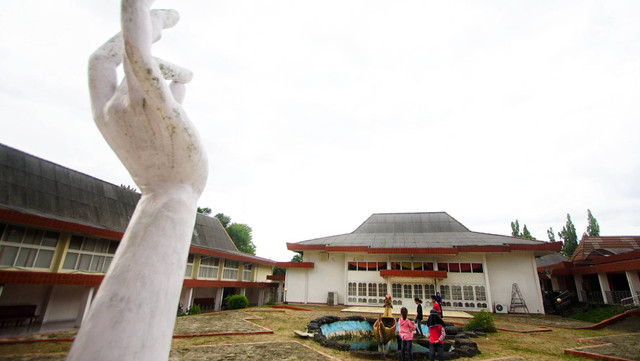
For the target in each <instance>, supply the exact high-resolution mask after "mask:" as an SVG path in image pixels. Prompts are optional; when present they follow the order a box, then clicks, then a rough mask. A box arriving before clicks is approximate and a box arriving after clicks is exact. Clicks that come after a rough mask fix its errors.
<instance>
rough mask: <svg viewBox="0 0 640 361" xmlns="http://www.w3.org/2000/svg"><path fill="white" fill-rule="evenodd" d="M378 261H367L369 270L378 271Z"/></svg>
mask: <svg viewBox="0 0 640 361" xmlns="http://www.w3.org/2000/svg"><path fill="white" fill-rule="evenodd" d="M377 270H378V262H367V271H377Z"/></svg>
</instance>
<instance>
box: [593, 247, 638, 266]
mask: <svg viewBox="0 0 640 361" xmlns="http://www.w3.org/2000/svg"><path fill="white" fill-rule="evenodd" d="M636 258H637V259H640V250H637V251H631V252H626V253H620V254H614V255H611V256H606V257H605V256H593V257H591V258H590V259H589V260H591V262H593V263H594V264H601V263H612V262H618V261H626V260H631V259H636Z"/></svg>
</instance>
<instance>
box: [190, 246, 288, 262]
mask: <svg viewBox="0 0 640 361" xmlns="http://www.w3.org/2000/svg"><path fill="white" fill-rule="evenodd" d="M189 252H191V253H197V254H204V255H207V256H214V257H220V258H227V259H232V260H235V261H243V262H250V263H257V264H262V265H266V266H272V267H275V265H276V263H277V262H275V261H271V260H263V259H256V258H253V257H251V256H249V255H247V256H243V255H240V254H235V253H227V252H224V251H217V250H213V249H208V248H202V247H197V246H191V247H189Z"/></svg>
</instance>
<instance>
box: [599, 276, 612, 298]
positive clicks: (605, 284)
mask: <svg viewBox="0 0 640 361" xmlns="http://www.w3.org/2000/svg"><path fill="white" fill-rule="evenodd" d="M598 282H600V290H601V291H602V299H603V300H604V303H609V300H608V299H607V292H610V291H611V287H609V279H608V278H607V274H606V273H598Z"/></svg>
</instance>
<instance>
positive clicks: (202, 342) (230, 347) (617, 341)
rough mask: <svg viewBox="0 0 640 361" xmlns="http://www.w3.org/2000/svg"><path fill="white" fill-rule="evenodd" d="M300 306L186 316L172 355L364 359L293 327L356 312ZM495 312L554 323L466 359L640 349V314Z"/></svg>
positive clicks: (31, 351)
mask: <svg viewBox="0 0 640 361" xmlns="http://www.w3.org/2000/svg"><path fill="white" fill-rule="evenodd" d="M300 307H304V308H307V309H309V310H308V311H299V310H298V311H294V310H289V309H273V308H268V307H260V308H253V309H248V310H243V311H229V312H216V313H209V314H202V315H196V316H186V317H179V318H178V319H177V320H176V328H175V334H176V335H182V336H185V335H186V336H189V337H186V338H175V339H174V340H173V343H172V351H171V356H170V360H171V361H196V360H198V361H200V360H239V361H255V360H260V361H276V360H332V359H333V360H336V359H337V360H344V361H355V360H361V359H358V358H356V357H355V356H353V355H351V354H350V353H349V352H343V351H337V350H334V349H328V348H324V347H322V346H320V345H319V344H317V343H316V342H315V341H313V340H311V339H301V338H298V337H296V336H295V335H294V334H293V330H295V329H297V330H304V328H305V326H306V325H307V324H308V323H309V321H310V320H312V319H315V318H319V317H321V316H325V315H337V316H341V317H347V316H353V315H354V314H353V313H341V312H340V310H341V308H340V307H321V306H307V305H302V306H300ZM365 316H369V317H370V316H371V315H370V314H367V315H365ZM494 317H495V322H496V325H497V326H498V327H501V326H505V327H504V328H506V329H511V330H519V331H523V330H525V331H526V330H535V329H540V328H547V329H551V331H550V332H537V333H515V332H508V331H499V332H497V333H493V334H488V335H487V336H486V337H479V338H475V339H473V341H474V342H476V343H477V344H478V347H479V349H480V350H481V352H482V354H481V355H479V356H476V357H474V358H466V359H459V360H461V361H467V360H469V361H470V360H489V359H507V358H513V357H520V358H521V359H522V360H535V361H547V360H548V361H555V360H584V358H581V357H578V356H573V355H565V354H564V350H565V349H583V348H585V347H588V348H587V349H588V350H589V351H588V352H597V353H599V354H601V355H607V356H615V357H621V358H626V359H629V360H638V358H637V357H638V355H640V343H638V342H637V341H636V340H638V339H639V338H640V334H639V333H635V334H634V335H628V333H629V329H630V328H631V329H633V325H636V327H637V325H638V324H640V320H638V319H637V318H633V319H629V320H628V321H627V322H626V323H624V322H621V323H620V324H619V325H614V326H612V327H611V328H606V329H602V330H576V329H566V328H559V327H582V326H585V325H589V324H588V323H584V322H580V321H574V320H566V319H562V318H559V317H555V316H528V315H494ZM451 321H454V320H451ZM458 321H460V320H458ZM525 322H526V323H525ZM541 325H543V326H541ZM616 326H617V328H616ZM75 332H76V331H73V330H71V331H59V332H56V333H50V334H47V335H31V336H22V339H42V338H49V339H52V338H56V337H72V336H73V335H75ZM235 333H247V334H241V335H238V334H235ZM191 336H193V337H191ZM587 338H589V339H591V338H597V340H598V341H599V342H603V343H605V344H604V345H602V346H601V347H593V346H594V345H593V344H588V343H585V342H581V341H579V339H587ZM6 340H8V339H7V338H4V339H0V342H2V341H6ZM608 343H611V345H608ZM70 346H71V343H70V342H36V343H26V344H0V361H33V360H45V361H57V360H64V358H65V356H66V353H67V352H68V350H69V348H70ZM634 357H635V358H634Z"/></svg>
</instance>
